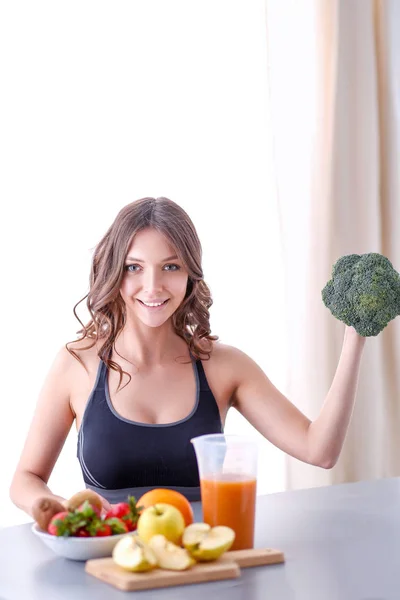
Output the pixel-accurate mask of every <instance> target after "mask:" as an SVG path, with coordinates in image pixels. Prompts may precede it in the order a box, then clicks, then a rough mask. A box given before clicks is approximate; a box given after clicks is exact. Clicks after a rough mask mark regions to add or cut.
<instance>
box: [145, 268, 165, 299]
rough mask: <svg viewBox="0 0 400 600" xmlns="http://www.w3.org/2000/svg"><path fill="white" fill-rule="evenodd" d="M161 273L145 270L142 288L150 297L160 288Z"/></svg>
mask: <svg viewBox="0 0 400 600" xmlns="http://www.w3.org/2000/svg"><path fill="white" fill-rule="evenodd" d="M161 279H162V278H161V273H159V272H158V271H157V270H156V269H147V271H146V272H145V274H144V279H143V287H144V290H145V291H146V292H147V293H148V294H149V295H150V294H151V293H153V292H156V291H157V290H160V289H161V288H162V280H161Z"/></svg>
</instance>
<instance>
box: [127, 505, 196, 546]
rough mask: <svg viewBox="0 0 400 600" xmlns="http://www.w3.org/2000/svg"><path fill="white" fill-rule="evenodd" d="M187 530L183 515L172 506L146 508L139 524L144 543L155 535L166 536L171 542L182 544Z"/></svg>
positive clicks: (138, 530) (138, 527) (138, 529)
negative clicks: (183, 534) (183, 535)
mask: <svg viewBox="0 0 400 600" xmlns="http://www.w3.org/2000/svg"><path fill="white" fill-rule="evenodd" d="M184 529H185V520H184V518H183V515H182V513H181V512H180V511H179V510H178V509H177V508H176V507H175V506H172V505H171V504H164V503H160V504H154V505H153V506H149V507H148V508H145V510H144V511H143V512H142V513H141V515H140V517H139V519H138V522H137V532H138V535H139V536H140V537H141V538H142V540H143V541H144V542H149V541H150V539H151V538H152V537H153V535H157V534H161V535H165V537H166V538H167V540H168V541H169V542H172V543H173V544H180V543H181V540H182V533H183V531H184Z"/></svg>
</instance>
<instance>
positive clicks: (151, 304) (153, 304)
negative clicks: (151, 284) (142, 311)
mask: <svg viewBox="0 0 400 600" xmlns="http://www.w3.org/2000/svg"><path fill="white" fill-rule="evenodd" d="M138 300H139V298H138ZM168 301H169V298H167V300H164V301H163V302H149V303H148V304H146V303H145V302H143V300H139V302H140V304H141V305H142V306H144V307H145V308H149V309H150V310H156V309H157V308H162V307H163V306H165V305H166V304H167V302H168Z"/></svg>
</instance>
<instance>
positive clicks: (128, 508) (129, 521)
mask: <svg viewBox="0 0 400 600" xmlns="http://www.w3.org/2000/svg"><path fill="white" fill-rule="evenodd" d="M142 509H143V507H142V506H139V507H137V506H136V499H135V496H129V497H128V502H119V503H118V504H114V506H112V507H111V510H109V511H108V512H107V513H106V516H105V519H112V518H117V519H121V520H122V521H123V522H124V523H125V524H126V525H127V527H128V531H135V529H136V526H137V520H138V518H139V514H140V511H141V510H142Z"/></svg>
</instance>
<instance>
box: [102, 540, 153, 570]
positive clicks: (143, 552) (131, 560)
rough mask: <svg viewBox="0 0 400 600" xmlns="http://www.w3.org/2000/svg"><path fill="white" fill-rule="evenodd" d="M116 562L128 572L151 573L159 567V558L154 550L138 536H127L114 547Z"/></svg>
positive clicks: (113, 553)
mask: <svg viewBox="0 0 400 600" xmlns="http://www.w3.org/2000/svg"><path fill="white" fill-rule="evenodd" d="M112 557H113V560H114V562H115V563H116V564H117V565H118V566H119V567H122V568H123V569H126V570H127V571H135V572H140V571H150V570H151V569H154V568H155V567H157V566H158V565H157V558H156V556H155V554H154V552H153V550H152V549H151V548H150V547H149V546H148V545H147V544H145V543H144V542H143V541H142V540H140V539H139V537H138V536H137V535H127V536H125V537H123V538H122V539H120V540H119V542H117V544H116V545H115V546H114V549H113V552H112Z"/></svg>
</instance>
